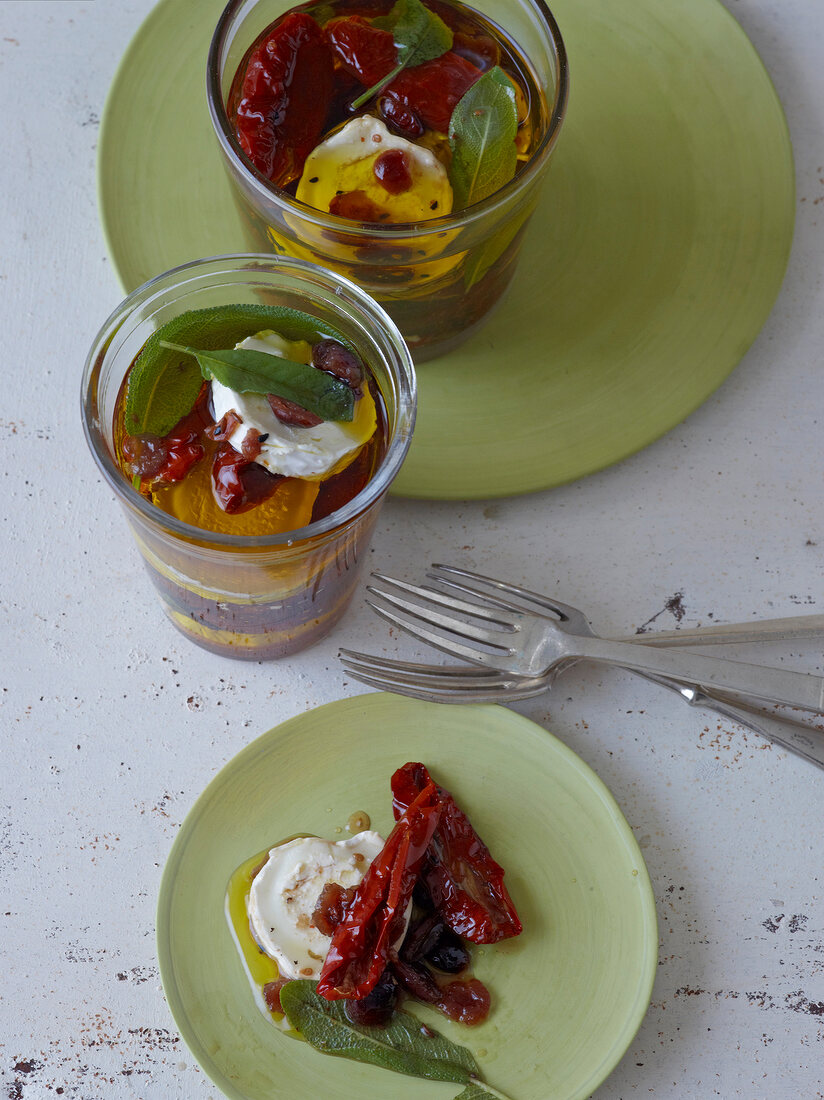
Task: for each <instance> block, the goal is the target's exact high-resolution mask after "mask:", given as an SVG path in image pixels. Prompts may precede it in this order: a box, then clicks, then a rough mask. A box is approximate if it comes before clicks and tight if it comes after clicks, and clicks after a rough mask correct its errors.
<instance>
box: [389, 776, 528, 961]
mask: <svg viewBox="0 0 824 1100" xmlns="http://www.w3.org/2000/svg"><path fill="white" fill-rule="evenodd" d="M432 782H433V780H432V777H431V776H430V774H429V772H428V771H427V770H426V768H425V767H424V766H423V764H417V763H409V764H404V766H403V767H402V768H398V770H397V771H396V772H395V774H394V775H393V776H392V795H393V801H392V811H393V813H394V814H395V817H396V818H400V817H401V816H402V815H403V814H404V813H405V811H406V807H407V806H409V805H410V804H411V803H413V802H414V800H415V799H416V798H419V797H420V792H421V791H422V790H428V789H429V787H430V785H431V784H432ZM437 791H438V796H439V797H440V799H441V803H442V806H443V809H442V812H441V816H440V820H439V822H438V826H437V829H436V830H435V833H434V836H433V837H432V843H431V845H430V847H429V851H428V852H427V853H426V859H425V861H424V864H423V867H422V869H421V879H422V881H423V882H424V884H425V886H426V888H427V889H428V891H429V893H430V895H431V897H432V901H433V903H434V905H435V908H436V910H437V911H438V912H439V913H440V914H441V916H442V917H443V919H444V922H445V923H446V924H447V925H448V926H449V927H450V928H451V929H452V931H453V932H457V934H458V935H459V936H463V937H464V939H467V940H471V941H472V942H473V943H497V942H498V940H503V939H507V938H509V937H510V936H517V935H518V934H519V932H521V930H522V925H521V922H520V919H519V918H518V914H517V913H516V911H515V906H514V905H513V904H512V899H511V898H510V896H509V893H508V891H507V889H506V887H505V886H504V881H503V880H504V869H503V867H501V866H500V864H498V863H496V862H495V860H494V859H493V858H492V856H491V855H490V853H489V849H488V848H487V846H486V845H485V844H484V842H483V841H482V840H481V838H480V837H479V836H478V834H477V833H476V832H475V830H474V829H473V828H472V825H471V823H470V821H469V818H468V817H467V816H466V814H465V813H464V812H463V810H461V809H460V808H459V806H458V805H457V804H456V802H455V799H454V798H453V797H452V795H451V794H450V793H449V791H446V790H444V789H443V787H438V788H437Z"/></svg>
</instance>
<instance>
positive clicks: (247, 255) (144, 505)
mask: <svg viewBox="0 0 824 1100" xmlns="http://www.w3.org/2000/svg"><path fill="white" fill-rule="evenodd" d="M222 261H233V262H234V261H242V262H250V261H258V262H260V263H263V264H266V265H270V266H275V267H281V268H284V269H286V270H289V271H291V272H292V273H297V274H298V275H301V274H304V275H306V274H309V273H311V274H312V275H313V276H314V277H317V276H320V277H321V281H322V282H324V283H326V285H327V288H328V289H330V290H332V291H333V292H335V293H337V288H338V287H342V288H343V289H344V290H346V291H347V292H349V293H350V294H351V295H353V296H354V298H355V299H356V300H357V302H358V304H359V306H360V307H361V310H362V316H363V317H364V318H365V319H366V320H367V321H368V324H369V327H370V328H371V327H375V328H378V329H380V328H383V329H384V330H385V332H386V335H387V339H388V342H389V344H390V345H391V346H392V348H393V350H395V352H396V353H397V355H398V360H399V364H398V365H399V367H400V369H399V370H398V371H397V377H393V382H394V385H395V391H396V392H395V397H396V409H395V422H396V423H395V428H394V430H392V431H391V435H390V439H389V444H388V446H387V448H386V453H385V454H384V456H383V459H382V461H381V464H380V466H379V467H378V469H377V470H376V471H375V474H374V476H373V477H371V478H370V479H369V481H368V482H367V483H366V485H365V486H364V487H363V489H361V491H360V492H359V493H357V494H356V495H355V496H354V497H353V498H352V499H351V500H350V501H349V502H348V503H347V504H344V505H343V507H342V508H338V509H336V510H335V511H334V512H330V513H329V515H328V516H324V517H323V518H322V519H318V520H315V521H313V522H312V523H309V524H307V525H305V526H304V527H296V528H294V529H293V530H291V531H284V532H282V533H280V534H275V535H232V534H227V533H224V532H220V531H208V530H206V529H205V528H203V527H195V526H194V525H192V524H190V523H185V522H183V521H182V520H179V519H177V518H175V517H174V516H171V515H169V513H168V512H164V511H163V510H162V509H160V508H158V507H157V506H156V505H154V504H152V503H150V502H149V501H148V500H147V499H146V498H145V497H144V496H142V494H140V493H139V492H137V490H136V489H135V488H134V487H133V485H132V484H131V482H129V481H127V480H126V478H125V477H124V475H123V472H122V470H121V469H120V468H119V466H118V465H117V464H116V463H115V461H114V458H113V457H112V455H111V452H110V451H109V448H108V446H107V445H106V441H105V439H104V438H103V435H102V433H101V432H100V431H99V430H98V429H96V428H95V427H94V421H95V419H96V418H95V417H94V416H93V415H92V414H91V405H92V397H93V396H94V398H95V402H96V397H97V395H96V393H95V394H94V395H93V394H92V389H91V382H92V379H93V376H94V374H95V370H96V369H97V366H98V363H99V362H100V361H101V357H102V356H105V355H106V353H107V350H108V346H109V344H110V342H111V340H112V339H113V337H114V335H115V333H116V332H117V331H118V329H119V328H120V326H121V325H122V323H123V322H124V321H125V320H126V318H127V317H128V316H129V314H130V313H131V311H132V310H133V308H134V307H135V306H136V305H137V304H138V303H139V302H141V301H142V300H145V299H147V298H149V297H150V296H151V293H152V291H153V290H154V289H155V288H156V287H158V285H159V284H160V283H162V282H163V281H165V280H169V279H170V278H171V277H173V276H176V275H182V274H184V273H186V272H193V271H195V270H196V269H198V268H204V267H205V266H206V265H208V264H215V263H220V262H222ZM416 412H417V380H416V375H415V365H414V362H413V360H412V356H411V354H410V352H409V349H408V347H407V346H406V342H405V341H404V339H403V336H402V335H401V333H400V331H399V330H398V327H397V325H396V324H395V323H394V321H393V320H392V319H391V317H390V316H389V314H388V313H386V311H385V310H384V309H383V308H382V307H381V306H380V305H379V304H378V303H377V302H376V301H375V300H374V299H373V298H371V297H370V296H369V295H368V294H367V293H366V292H365V291H364V290H362V289H361V288H360V287H359V286H357V285H356V284H355V283H353V282H352V281H351V280H350V279H347V278H345V277H344V276H342V275H338V274H336V273H334V272H331V271H329V270H328V269H327V268H324V267H321V266H319V265H318V264H310V263H307V262H306V261H305V260H299V259H296V258H294V257H291V256H279V255H273V254H272V253H265V252H231V253H223V254H219V255H216V256H204V257H202V258H200V259H197V260H189V261H187V262H186V263H184V264H179V265H178V266H177V267H172V268H169V270H168V271H163V272H161V273H160V274H159V275H155V276H154V277H153V278H151V279H148V280H147V281H146V282H145V283H142V284H141V285H140V286H139V287H137V288H136V289H135V290H133V291H131V293H129V294H128V295H127V296H126V297H125V298H124V299H123V300H122V301H121V302H120V304H119V305H118V306H116V307H115V309H113V310H112V312H111V313H110V314H109V316H108V317H107V318H106V320H105V321H104V322H103V324H102V326H101V327H100V329H99V330H98V332H97V335H96V336H95V337H94V340H93V341H92V345H91V349H90V351H89V354H88V355H87V357H86V363H85V366H84V368H83V375H82V379H81V390H80V414H81V419H82V422H83V434H84V435H85V437H86V442H87V444H88V446H89V449H90V450H91V452H92V457H93V458H94V460H95V463H96V464H97V466H98V469H99V470H100V471H101V473H102V474H103V476H104V478H105V479H106V481H107V482H108V484H109V487H110V488H111V489H112V490H113V491H114V493H115V495H116V496H117V497H118V498H119V499H120V501H121V502H122V503H124V504H126V505H128V507H130V508H132V509H133V510H135V511H136V512H138V513H139V514H140V516H141V517H142V518H143V519H145V520H147V521H149V522H150V523H151V524H152V525H153V526H156V527H159V528H161V529H163V530H164V531H165V532H166V533H167V534H170V535H173V536H175V537H177V538H183V539H185V540H186V541H194V542H197V543H199V544H201V545H203V544H205V548H207V549H208V548H221V549H237V550H254V549H258V550H261V551H265V550H268V549H276V548H279V547H291V546H292V545H294V544H297V543H301V542H304V541H306V540H308V539H312V538H315V537H317V536H319V535H327V534H329V533H330V532H334V531H336V530H337V529H339V528H342V527H345V526H346V525H347V524H349V523H350V522H351V521H352V520H354V519H356V518H357V517H358V516H359V515H361V514H362V513H364V512H365V511H366V510H367V509H368V508H369V507H370V506H371V505H372V504H374V503H375V501H376V500H378V499H379V498H380V497H381V496H382V495H383V493H385V492H386V490H387V489H388V488H389V486H390V485H391V483H392V481H393V480H394V479H395V476H396V475H397V472H398V470H399V469H400V467H401V464H402V462H403V460H404V458H405V457H406V453H407V451H408V450H409V445H410V443H411V440H412V432H413V429H414V426H415V416H416Z"/></svg>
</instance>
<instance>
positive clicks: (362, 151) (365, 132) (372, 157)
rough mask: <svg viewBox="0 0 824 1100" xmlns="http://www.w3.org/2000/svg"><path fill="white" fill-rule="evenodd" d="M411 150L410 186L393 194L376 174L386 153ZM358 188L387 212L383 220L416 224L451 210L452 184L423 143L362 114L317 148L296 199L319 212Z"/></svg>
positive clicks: (441, 166)
mask: <svg viewBox="0 0 824 1100" xmlns="http://www.w3.org/2000/svg"><path fill="white" fill-rule="evenodd" d="M390 149H398V150H400V151H401V152H402V153H405V154H406V163H407V166H408V170H409V174H410V177H411V186H410V187H409V188H408V190H406V191H402V192H401V193H400V194H391V193H390V192H389V191H387V190H386V188H385V187H383V185H382V184H381V183H380V181H379V180H378V178H377V176H376V175H375V171H374V168H375V162H376V160H377V159H378V157H379V156H380V155H381V154H382V153H386V152H387V151H388V150H390ZM353 191H354V192H358V193H360V194H362V195H364V196H365V197H366V198H368V199H369V200H371V201H372V202H373V203H374V204H375V205H376V207H377V208H379V209H380V210H381V211H382V216H381V220H384V219H385V220H386V221H388V222H390V223H391V222H414V221H420V220H422V219H424V218H434V217H440V215H442V214H449V213H450V212H451V210H452V188H451V186H450V184H449V177H448V175H447V172H446V168H444V166H443V164H441V162H440V161H439V160H438V158H437V157H436V156H435V154H434V153H432V152H431V151H430V150H429V149H427V148H425V147H424V146H423V145H415V144H414V143H413V142H411V141H407V140H406V138H402V137H399V136H398V135H397V134H393V133H392V132H391V131H390V130H388V129H387V128H386V126H385V125H384V124H383V122H381V120H380V119H379V118H373V117H372V116H371V115H361V116H359V117H358V118H353V119H352V120H351V121H350V122H347V123H346V125H345V126H343V127H342V129H340V130H336V131H335V132H334V133H333V134H331V135H330V136H329V137H328V138H327V139H326V141H322V142H321V143H320V145H318V146H316V147H315V148H314V149H313V150H312V152H311V153H310V154H309V156H308V157H307V158H306V163H305V165H304V167H303V175H302V176H301V178H300V181H299V183H298V188H297V193H296V195H297V198H298V199H299V200H300V201H301V202H305V203H306V204H307V205H309V206H314V207H315V209H316V210H329V209H330V204H331V202H332V200H333V199H334V197H335V196H336V195H341V194H344V193H346V192H353Z"/></svg>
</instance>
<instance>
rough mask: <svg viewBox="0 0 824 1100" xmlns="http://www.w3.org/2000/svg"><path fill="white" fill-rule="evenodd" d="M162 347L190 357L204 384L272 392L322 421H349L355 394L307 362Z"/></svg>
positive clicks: (257, 353)
mask: <svg viewBox="0 0 824 1100" xmlns="http://www.w3.org/2000/svg"><path fill="white" fill-rule="evenodd" d="M160 343H161V347H164V348H168V349H169V350H170V351H178V352H184V353H185V354H187V355H193V356H194V357H195V358H196V359H197V361H198V363H199V364H200V371H201V374H202V375H203V377H204V378H205V379H206V380H207V381H211V379H213V378H215V379H217V381H218V382H220V384H221V385H223V386H227V387H228V388H229V389H230V390H234V391H235V393H261V394H265V393H274V394H277V396H278V397H285V398H286V400H287V401H294V402H295V404H296V405H300V406H301V408H304V409H308V410H309V412H313V413H315V414H316V415H317V416H319V417H321V418H322V419H323V420H351V419H352V418H353V416H354V409H355V395H354V393H353V392H352V390H351V389H350V387H349V386H347V385H346V383H345V382H341V381H340V380H339V379H337V378H334V377H333V376H332V375H331V374H327V373H326V372H325V371H322V370H317V369H316V368H315V367H310V366H308V365H307V364H306V363H296V362H295V361H294V360H293V359H282V358H281V357H280V356H279V355H270V354H269V352H266V351H250V350H249V349H248V348H229V349H226V350H217V351H203V350H202V349H201V348H189V347H184V346H183V345H182V344H172V343H171V342H169V341H167V340H161V342H160Z"/></svg>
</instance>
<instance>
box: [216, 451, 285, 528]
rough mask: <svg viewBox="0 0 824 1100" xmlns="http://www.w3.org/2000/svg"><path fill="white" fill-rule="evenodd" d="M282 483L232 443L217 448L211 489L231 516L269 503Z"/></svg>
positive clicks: (278, 476) (279, 478)
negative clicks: (251, 460)
mask: <svg viewBox="0 0 824 1100" xmlns="http://www.w3.org/2000/svg"><path fill="white" fill-rule="evenodd" d="M281 481H283V478H282V477H281V475H280V474H271V473H269V471H268V470H267V469H266V468H265V467H263V466H261V465H260V463H258V462H250V461H249V459H248V458H247V457H246V456H245V455H242V454H241V453H240V452H239V451H236V450H235V449H234V447H232V446H231V445H230V444H229V443H223V444H222V445H221V446H220V447H218V449H217V453H216V454H215V457H214V461H213V463H212V490H213V492H214V494H215V499H216V500H217V502H218V504H219V505H220V507H221V508H222V509H223V511H224V512H228V513H229V514H230V515H231V514H233V513H235V512H245V511H247V509H249V508H253V507H254V506H255V505H256V504H260V503H261V502H262V501H264V500H267V499H268V498H269V497H270V496H271V495H272V493H274V491H275V489H277V487H278V484H279V483H280V482H281Z"/></svg>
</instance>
